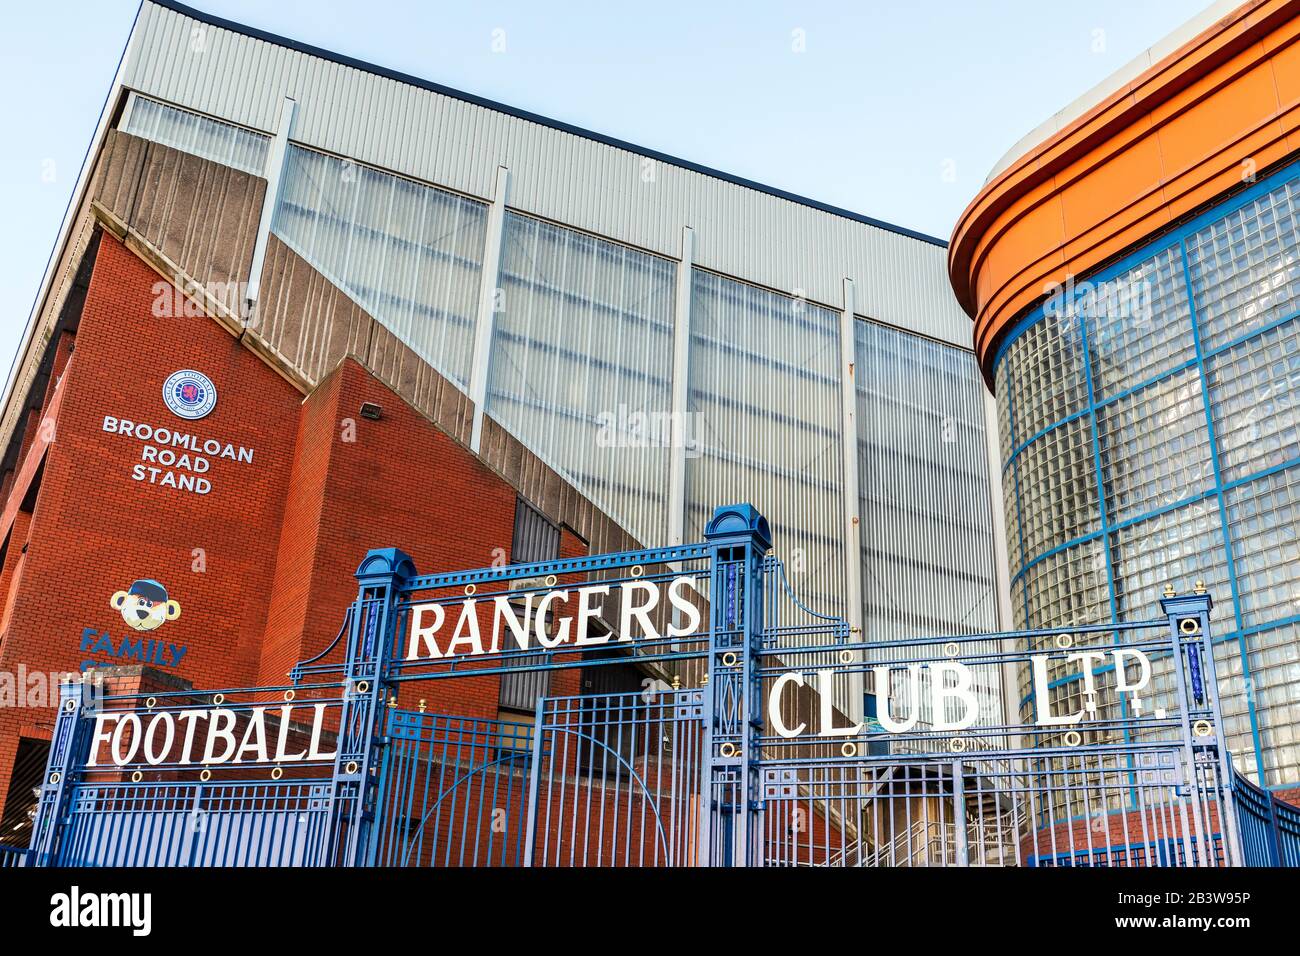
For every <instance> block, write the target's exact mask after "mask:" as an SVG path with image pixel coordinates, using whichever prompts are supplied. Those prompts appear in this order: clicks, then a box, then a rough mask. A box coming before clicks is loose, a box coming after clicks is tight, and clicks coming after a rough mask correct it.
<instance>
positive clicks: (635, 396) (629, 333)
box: [487, 213, 676, 546]
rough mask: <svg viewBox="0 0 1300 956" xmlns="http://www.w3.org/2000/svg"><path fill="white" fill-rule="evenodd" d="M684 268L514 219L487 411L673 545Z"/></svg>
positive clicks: (627, 518) (639, 528)
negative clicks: (677, 317) (675, 366)
mask: <svg viewBox="0 0 1300 956" xmlns="http://www.w3.org/2000/svg"><path fill="white" fill-rule="evenodd" d="M675 281H676V265H675V264H674V263H672V262H670V261H668V260H666V259H661V258H659V257H658V256H652V255H649V254H647V253H644V252H638V251H636V250H634V249H629V248H627V247H626V246H620V245H617V244H615V243H612V242H606V241H604V240H601V239H595V238H593V237H591V236H587V235H584V234H582V233H578V232H574V231H573V230H571V229H564V228H562V227H560V226H555V225H551V224H549V223H544V222H540V221H538V220H536V219H530V218H528V217H525V216H519V215H516V214H514V213H508V214H507V215H506V221H505V233H504V237H503V241H502V254H501V280H500V282H501V289H502V294H501V305H500V310H499V311H498V313H497V316H496V323H495V330H494V333H493V334H494V340H493V343H492V367H491V369H490V370H489V376H488V398H487V410H488V413H489V414H491V415H492V417H493V418H495V419H496V420H497V421H498V422H500V423H501V424H502V425H503V426H504V427H505V428H507V429H508V430H509V431H510V432H511V433H512V434H514V435H515V436H516V437H518V438H519V439H520V440H521V441H522V442H523V443H524V444H525V445H526V446H528V448H529V449H530V450H532V451H533V452H535V453H536V454H538V455H539V456H541V457H542V458H543V459H544V460H545V461H546V462H547V463H548V464H550V465H551V466H552V467H553V468H555V469H556V470H557V471H558V472H560V473H561V474H563V475H565V476H566V477H567V478H568V479H569V480H570V481H571V482H572V483H573V484H574V485H575V486H576V487H577V488H578V489H579V490H580V491H581V492H582V493H583V494H584V495H586V496H587V497H588V498H590V499H591V500H592V501H593V502H594V503H595V504H596V505H597V506H599V507H600V508H601V509H603V510H604V511H605V512H606V513H607V514H609V515H610V517H612V518H614V520H615V521H617V522H618V523H619V524H620V525H622V526H623V527H624V528H625V529H627V531H628V532H629V533H630V534H632V535H633V536H634V537H635V538H637V540H639V541H641V542H642V543H644V544H646V545H650V546H658V545H663V544H667V543H668V540H667V539H668V528H667V523H666V517H667V510H668V500H667V499H668V467H669V447H668V445H669V441H670V439H671V434H672V433H671V428H670V414H671V411H672V354H673V295H674V288H675Z"/></svg>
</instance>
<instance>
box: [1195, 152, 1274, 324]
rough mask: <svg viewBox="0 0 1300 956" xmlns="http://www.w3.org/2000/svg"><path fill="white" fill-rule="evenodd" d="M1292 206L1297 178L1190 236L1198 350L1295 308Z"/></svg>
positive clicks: (1272, 319)
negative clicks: (1198, 329) (1198, 334)
mask: <svg viewBox="0 0 1300 956" xmlns="http://www.w3.org/2000/svg"><path fill="white" fill-rule="evenodd" d="M1297 203H1300V178H1296V177H1294V176H1292V177H1289V178H1286V179H1285V181H1283V182H1282V183H1280V184H1278V185H1277V186H1275V187H1273V188H1271V189H1269V190H1268V191H1267V192H1265V193H1264V194H1263V195H1261V196H1259V197H1258V198H1255V199H1252V200H1251V201H1250V202H1248V203H1246V204H1245V205H1243V206H1240V207H1239V208H1237V209H1234V210H1233V211H1232V212H1231V213H1229V214H1228V215H1226V216H1222V217H1220V218H1218V219H1216V220H1215V221H1214V222H1211V223H1210V224H1209V225H1207V226H1205V227H1204V228H1202V229H1199V230H1197V231H1196V232H1194V233H1192V234H1191V235H1190V236H1188V237H1187V265H1188V270H1189V271H1190V273H1191V276H1192V294H1193V295H1194V296H1195V299H1196V313H1197V318H1198V320H1199V322H1200V326H1201V345H1202V347H1203V348H1206V349H1214V348H1217V347H1219V346H1221V345H1224V344H1226V343H1228V342H1230V341H1232V340H1233V339H1236V338H1239V337H1241V336H1242V335H1246V334H1248V333H1250V332H1254V331H1257V330H1259V329H1262V328H1264V327H1266V326H1267V325H1268V324H1269V323H1270V322H1273V321H1276V320H1277V319H1282V318H1285V317H1287V316H1289V315H1293V314H1295V313H1296V312H1297V311H1300V248H1297V242H1296V236H1297V232H1298V231H1300V221H1297V218H1296V206H1297Z"/></svg>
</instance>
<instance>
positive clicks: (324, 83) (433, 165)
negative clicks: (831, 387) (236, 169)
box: [124, 2, 970, 347]
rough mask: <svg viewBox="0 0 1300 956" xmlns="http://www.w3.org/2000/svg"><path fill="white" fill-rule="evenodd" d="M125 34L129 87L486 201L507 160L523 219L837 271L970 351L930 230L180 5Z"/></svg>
mask: <svg viewBox="0 0 1300 956" xmlns="http://www.w3.org/2000/svg"><path fill="white" fill-rule="evenodd" d="M137 37H138V41H139V42H138V43H137V44H136V46H135V47H134V48H133V51H132V54H131V58H130V62H129V63H128V65H127V69H126V75H125V81H124V82H125V85H126V86H128V87H130V88H132V89H135V90H138V91H139V92H141V93H145V94H148V95H150V96H155V97H157V98H159V99H162V100H167V101H170V102H173V103H176V104H178V105H180V106H184V107H188V108H189V109H193V110H197V111H199V112H203V113H208V114H211V115H213V116H216V117H219V118H222V119H226V120H229V121H232V122H235V123H239V124H242V125H245V126H251V127H254V128H256V129H261V130H265V131H267V132H271V131H272V130H273V128H274V125H275V122H276V116H277V111H278V105H279V103H280V101H281V98H282V97H283V96H292V97H293V98H294V99H295V100H297V102H298V110H297V116H296V119H295V124H294V129H293V133H292V139H293V140H295V141H297V142H299V143H302V144H304V145H308V146H312V147H315V148H317V149H323V150H327V151H329V152H333V153H338V154H340V155H342V156H347V157H352V158H354V159H357V160H359V161H361V162H365V163H372V164H375V165H377V166H381V167H384V168H386V169H390V170H392V171H394V172H399V173H402V174H405V175H408V176H412V177H415V178H417V179H422V180H426V181H428V182H432V183H436V184H438V185H441V186H446V187H449V188H451V189H454V190H458V191H460V192H463V193H467V194H469V195H472V196H476V197H479V198H482V199H490V197H491V194H492V189H493V184H494V182H495V171H496V167H497V166H499V165H504V166H508V167H510V171H511V193H510V203H509V204H510V206H511V207H512V208H514V209H517V210H519V211H521V212H525V213H528V214H530V215H534V216H540V217H542V218H546V219H551V220H554V221H556V222H560V223H563V224H566V225H569V226H573V227H575V228H578V229H582V230H585V231H588V232H592V233H596V234H598V235H602V236H607V237H609V238H611V239H615V240H617V241H620V242H624V243H627V244H629V245H633V246H638V247H641V248H644V249H647V250H650V251H652V252H656V253H659V254H661V255H667V256H674V257H675V256H676V255H677V254H678V252H679V245H680V242H681V230H682V227H683V226H691V227H693V228H694V229H695V236H696V239H695V242H696V251H695V261H696V263H697V264H698V265H700V266H702V267H704V268H707V269H711V270H714V271H717V272H721V273H724V274H726V275H731V276H735V277H737V278H740V279H744V280H746V281H749V282H753V283H757V284H761V285H765V286H769V287H771V288H774V289H779V290H782V291H785V292H794V291H795V290H803V294H804V295H805V297H806V298H808V299H810V300H812V301H815V302H821V303H824V304H827V305H830V306H838V305H839V304H840V302H841V295H842V292H841V289H842V280H843V279H844V278H845V277H849V278H852V279H854V280H855V284H856V288H857V289H858V290H859V291H858V295H859V301H858V310H859V311H860V312H864V313H866V314H869V315H870V316H871V317H872V318H875V319H877V320H880V321H884V322H887V323H890V324H892V325H896V326H900V327H902V328H905V329H910V330H914V331H916V332H920V333H922V334H924V335H928V336H931V337H933V338H937V339H941V340H944V341H948V342H952V343H955V344H958V345H961V346H964V347H969V345H970V321H969V319H968V318H967V317H966V315H965V314H964V313H963V312H962V311H961V309H960V307H959V306H958V305H957V302H956V300H955V299H954V297H953V295H952V292H951V291H950V289H949V286H948V281H947V274H946V269H945V249H944V247H943V245H942V244H939V243H937V241H935V240H930V239H929V238H928V237H918V236H917V235H916V234H909V233H908V231H907V230H899V229H897V228H896V227H889V226H888V225H887V224H880V225H875V224H873V223H872V222H871V221H865V217H860V216H855V214H853V213H849V212H847V211H842V210H841V211H835V210H833V209H831V208H830V207H824V206H823V205H822V204H817V203H814V202H813V201H812V200H801V199H800V198H799V197H790V196H789V194H779V191H776V190H768V189H766V187H761V186H759V185H758V184H748V185H747V184H744V183H743V182H741V181H736V180H735V179H734V177H727V176H726V174H722V173H718V174H712V173H711V172H710V171H706V170H703V169H701V168H698V167H693V166H692V165H691V164H689V163H687V162H685V161H682V160H674V159H673V158H671V157H666V156H663V155H662V154H658V153H655V152H654V151H650V150H640V149H637V148H636V147H632V146H630V145H629V144H622V143H618V142H617V141H612V140H609V139H608V138H605V137H600V136H598V135H597V134H587V133H585V132H584V131H577V130H574V129H573V128H570V127H565V126H564V124H550V123H548V122H547V121H545V120H543V119H542V118H540V117H530V116H528V115H526V114H521V113H520V112H519V111H515V110H511V109H510V108H509V107H504V106H500V105H496V104H487V103H486V102H485V101H480V100H477V99H476V98H474V97H470V96H468V95H466V94H454V95H453V93H454V91H445V89H444V88H434V85H433V84H428V83H425V82H423V81H418V80H415V79H413V78H400V77H398V76H397V75H381V73H383V72H384V71H381V70H380V69H379V68H377V67H367V65H365V64H357V63H355V62H354V61H346V62H344V61H345V60H346V58H343V57H337V56H335V55H333V54H328V53H326V52H325V51H314V50H311V49H310V48H305V47H302V46H301V45H299V44H294V43H293V42H292V41H288V40H281V39H280V38H273V37H268V36H265V35H258V34H257V31H253V30H250V29H249V28H246V27H241V26H239V25H237V24H228V23H225V22H224V21H218V20H216V18H212V17H208V16H207V15H205V14H200V13H198V12H197V11H192V10H189V9H188V8H184V7H180V6H179V5H173V4H162V3H157V2H146V3H145V4H144V6H143V8H142V11H141V15H140V20H139V23H138V25H137ZM647 163H649V164H651V165H652V167H653V170H654V176H653V181H649V182H647V181H644V180H643V177H642V172H643V169H644V168H646V165H645V164H647Z"/></svg>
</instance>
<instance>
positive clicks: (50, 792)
mask: <svg viewBox="0 0 1300 956" xmlns="http://www.w3.org/2000/svg"><path fill="white" fill-rule="evenodd" d="M87 689H91V690H92V693H91V694H89V695H88V694H87V693H86V691H87ZM88 697H89V699H87V698H88ZM94 710H95V703H94V696H93V686H90V687H89V688H88V685H86V684H84V683H82V682H81V681H65V682H64V683H62V684H60V685H59V711H58V713H57V714H56V715H55V717H54V734H53V736H52V737H51V738H50V756H49V759H48V760H47V761H46V764H45V776H44V777H43V778H42V780H41V794H40V799H39V801H38V802H37V804H36V819H35V821H33V824H32V843H31V850H32V864H33V865H34V866H53V865H54V860H55V855H56V854H57V853H58V850H59V843H60V837H61V835H62V834H61V829H62V827H63V823H64V816H65V815H66V814H67V811H68V801H69V800H71V799H72V795H73V793H74V787H73V784H74V783H75V782H76V779H77V777H78V775H79V774H80V773H81V768H82V767H84V766H85V765H86V760H87V759H88V758H89V756H90V754H89V750H90V734H91V723H92V720H93V712H94ZM73 862H74V865H75V861H73Z"/></svg>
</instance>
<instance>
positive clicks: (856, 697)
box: [840, 279, 866, 721]
mask: <svg viewBox="0 0 1300 956" xmlns="http://www.w3.org/2000/svg"><path fill="white" fill-rule="evenodd" d="M855 314H856V306H855V304H854V301H853V280H852V279H845V280H844V308H843V311H841V312H840V410H841V418H840V436H841V441H842V442H843V445H842V448H841V451H842V453H843V454H842V457H843V462H844V465H843V476H842V479H841V485H842V488H843V493H844V603H845V613H844V617H845V619H846V620H847V621H848V622H849V625H850V627H851V628H852V632H853V633H852V638H851V639H852V640H854V641H860V640H862V639H863V633H862V521H861V518H860V515H859V511H860V508H861V497H860V495H859V493H858V391H857V381H858V380H857V349H856V346H855V340H856V336H855V335H854V330H855V328H856V326H855V323H856V322H857V319H855V318H854V315H855ZM865 690H866V681H865V679H864V675H861V674H855V675H852V677H851V679H850V680H849V695H850V701H851V703H852V708H853V709H852V710H851V712H850V713H849V714H848V715H847V716H848V717H849V718H850V719H851V720H854V721H858V720H861V719H862V717H863V713H864V710H863V699H862V695H863V692H864V691H865Z"/></svg>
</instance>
